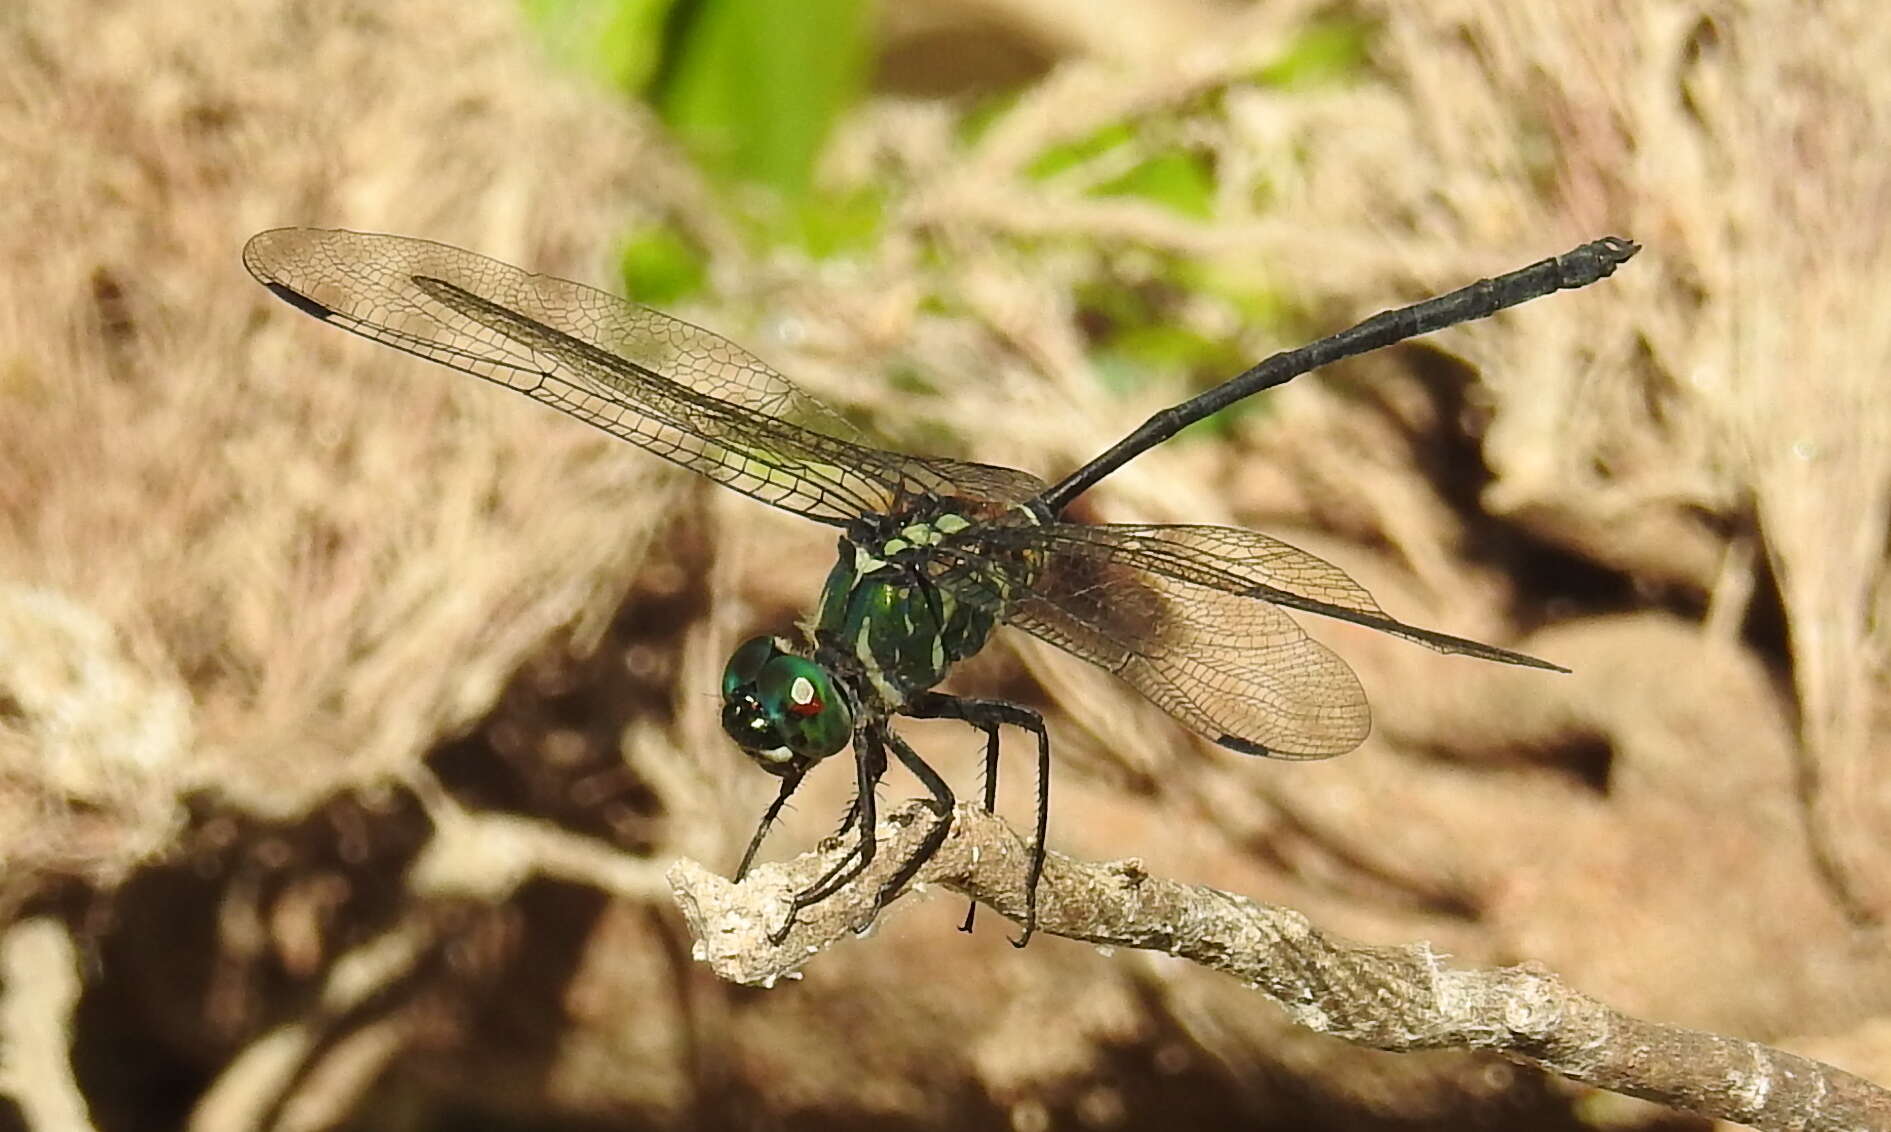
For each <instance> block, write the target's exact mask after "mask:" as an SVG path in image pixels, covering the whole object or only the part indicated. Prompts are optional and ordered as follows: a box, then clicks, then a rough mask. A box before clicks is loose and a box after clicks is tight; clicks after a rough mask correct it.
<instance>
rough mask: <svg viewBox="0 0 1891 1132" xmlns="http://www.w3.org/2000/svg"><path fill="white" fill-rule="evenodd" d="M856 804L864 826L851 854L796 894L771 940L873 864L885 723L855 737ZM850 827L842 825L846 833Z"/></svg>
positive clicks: (853, 813) (855, 810)
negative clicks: (875, 812) (876, 798)
mask: <svg viewBox="0 0 1891 1132" xmlns="http://www.w3.org/2000/svg"><path fill="white" fill-rule="evenodd" d="M854 773H855V776H856V777H855V790H856V794H855V796H854V804H853V806H852V808H851V809H849V811H848V814H849V816H850V818H851V819H852V820H853V821H854V822H855V823H856V824H858V825H859V826H860V837H859V839H858V840H856V841H855V842H854V847H853V848H852V849H850V850H848V851H847V855H846V856H844V857H842V858H841V859H840V860H838V861H836V862H834V864H833V866H832V867H831V868H829V869H828V870H827V872H825V873H823V874H822V875H821V878H820V879H819V880H817V881H815V882H814V883H813V884H811V885H809V886H808V887H807V888H806V889H805V890H804V891H802V892H799V893H796V894H795V897H794V899H793V900H791V901H789V902H788V914H787V916H786V917H784V918H783V920H782V922H781V926H780V927H778V928H776V929H775V930H774V931H772V932H770V933H769V936H768V940H769V942H770V943H775V944H779V943H780V942H781V941H782V940H784V939H787V938H788V929H790V928H792V927H793V926H794V922H795V917H797V916H799V915H800V914H801V910H802V909H803V908H811V907H813V906H814V905H816V904H819V903H820V902H821V901H823V900H826V899H827V898H828V897H830V896H832V895H834V894H835V893H836V892H839V891H840V890H841V889H843V888H845V887H847V885H848V883H849V882H851V881H852V880H853V879H854V878H855V877H857V876H859V875H860V874H861V873H862V872H865V871H866V868H867V866H868V865H871V864H872V863H873V857H874V851H875V850H876V849H877V848H878V843H877V842H876V841H875V839H874V834H873V826H874V822H875V820H876V819H875V815H874V789H875V787H877V786H879V784H880V777H881V776H882V775H884V774H885V773H886V743H885V740H884V726H881V727H877V728H862V729H861V731H860V733H859V734H858V735H856V736H855V737H854ZM845 831H846V827H845V826H843V827H842V832H845Z"/></svg>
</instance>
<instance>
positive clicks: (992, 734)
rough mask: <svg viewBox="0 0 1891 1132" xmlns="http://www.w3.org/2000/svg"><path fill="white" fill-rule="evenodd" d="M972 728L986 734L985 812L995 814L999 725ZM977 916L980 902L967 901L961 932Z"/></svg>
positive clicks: (981, 725) (965, 930) (975, 725)
mask: <svg viewBox="0 0 1891 1132" xmlns="http://www.w3.org/2000/svg"><path fill="white" fill-rule="evenodd" d="M972 726H974V727H976V728H978V729H979V730H980V731H983V732H984V733H985V812H986V813H988V814H989V813H994V812H996V811H997V809H998V725H997V724H996V723H978V722H973V724H972ZM977 915H978V901H976V900H970V901H967V902H966V906H965V922H964V923H962V924H960V925H959V930H960V931H962V932H970V931H971V930H972V920H973V919H974V918H975V917H976V916H977Z"/></svg>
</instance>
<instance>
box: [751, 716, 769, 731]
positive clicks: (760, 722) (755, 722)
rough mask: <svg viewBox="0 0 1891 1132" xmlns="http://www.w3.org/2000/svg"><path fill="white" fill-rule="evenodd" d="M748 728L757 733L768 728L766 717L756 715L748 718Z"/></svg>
mask: <svg viewBox="0 0 1891 1132" xmlns="http://www.w3.org/2000/svg"><path fill="white" fill-rule="evenodd" d="M749 730H750V731H753V732H755V733H757V734H760V733H761V732H763V731H766V730H768V721H767V720H766V719H763V718H761V717H760V716H757V717H755V718H754V719H751V720H749Z"/></svg>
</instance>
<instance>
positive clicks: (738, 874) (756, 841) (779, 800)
mask: <svg viewBox="0 0 1891 1132" xmlns="http://www.w3.org/2000/svg"><path fill="white" fill-rule="evenodd" d="M807 773H808V772H807V771H805V770H794V771H789V772H788V773H787V774H785V775H782V778H781V793H779V794H777V795H775V800H774V801H773V802H770V803H769V804H768V809H767V810H766V811H765V812H764V813H763V814H762V823H761V824H760V825H758V826H756V827H755V836H754V837H751V838H749V848H748V852H746V853H744V854H742V863H741V864H739V865H737V866H736V867H735V883H737V884H741V883H742V878H743V877H745V876H747V875H749V866H750V865H751V864H753V863H754V862H755V851H756V850H757V849H760V848H761V847H762V838H764V837H767V836H768V827H769V826H771V825H774V824H775V819H776V818H777V817H780V816H781V808H782V807H783V806H785V805H787V804H788V795H790V794H793V793H794V792H795V789H796V788H797V787H799V786H800V785H801V780H802V779H803V778H806V777H807Z"/></svg>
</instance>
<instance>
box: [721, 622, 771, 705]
mask: <svg viewBox="0 0 1891 1132" xmlns="http://www.w3.org/2000/svg"><path fill="white" fill-rule="evenodd" d="M781 655H783V654H782V651H781V646H779V645H777V644H776V643H775V639H774V638H773V637H750V638H749V639H748V640H746V641H743V642H742V643H741V644H740V645H738V646H736V650H735V652H733V653H731V654H730V655H729V663H728V664H726V665H724V666H723V669H722V698H723V699H725V700H726V699H728V698H729V697H730V696H733V695H735V694H736V692H737V691H738V690H739V689H741V688H744V687H748V688H753V687H754V686H755V681H756V679H757V678H759V677H760V676H761V674H762V665H764V664H767V663H768V662H769V661H770V660H773V659H774V658H775V657H778V656H781Z"/></svg>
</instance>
